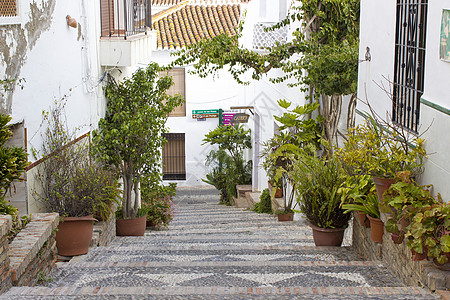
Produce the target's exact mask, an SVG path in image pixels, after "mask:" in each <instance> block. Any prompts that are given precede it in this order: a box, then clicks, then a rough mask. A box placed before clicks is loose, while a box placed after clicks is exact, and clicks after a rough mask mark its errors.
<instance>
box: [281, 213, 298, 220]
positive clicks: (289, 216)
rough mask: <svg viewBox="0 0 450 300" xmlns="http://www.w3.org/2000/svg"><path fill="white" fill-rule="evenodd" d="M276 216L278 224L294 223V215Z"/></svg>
mask: <svg viewBox="0 0 450 300" xmlns="http://www.w3.org/2000/svg"><path fill="white" fill-rule="evenodd" d="M277 216H278V221H279V222H287V221H294V213H289V214H278V215H277Z"/></svg>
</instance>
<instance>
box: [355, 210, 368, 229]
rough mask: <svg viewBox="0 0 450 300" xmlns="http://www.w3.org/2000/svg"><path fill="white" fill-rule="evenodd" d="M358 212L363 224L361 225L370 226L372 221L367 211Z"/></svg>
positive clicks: (360, 222) (360, 221)
mask: <svg viewBox="0 0 450 300" xmlns="http://www.w3.org/2000/svg"><path fill="white" fill-rule="evenodd" d="M356 213H357V214H358V219H359V224H361V226H364V227H366V228H369V227H370V221H369V219H368V218H367V215H366V214H365V213H363V212H360V211H356Z"/></svg>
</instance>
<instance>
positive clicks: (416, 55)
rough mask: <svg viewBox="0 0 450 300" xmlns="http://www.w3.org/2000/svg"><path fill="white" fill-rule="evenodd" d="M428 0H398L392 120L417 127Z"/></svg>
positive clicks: (422, 80) (423, 72)
mask: <svg viewBox="0 0 450 300" xmlns="http://www.w3.org/2000/svg"><path fill="white" fill-rule="evenodd" d="M427 9H428V1H427V0H397V25H396V35H395V63H394V85H393V95H392V96H393V99H392V100H393V107H392V121H393V122H394V123H396V124H399V125H401V126H403V127H404V128H407V129H409V130H411V131H413V132H417V131H418V125H419V116H420V97H422V94H423V90H424V77H425V43H426V25H427Z"/></svg>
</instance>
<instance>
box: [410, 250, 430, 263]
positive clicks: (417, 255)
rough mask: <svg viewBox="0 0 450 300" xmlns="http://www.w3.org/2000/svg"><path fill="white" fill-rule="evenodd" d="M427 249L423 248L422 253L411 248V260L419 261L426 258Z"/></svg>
mask: <svg viewBox="0 0 450 300" xmlns="http://www.w3.org/2000/svg"><path fill="white" fill-rule="evenodd" d="M427 254H428V251H427V249H423V253H418V252H416V251H415V250H414V249H411V256H412V260H413V261H421V260H424V259H426V258H427V256H428V255H427Z"/></svg>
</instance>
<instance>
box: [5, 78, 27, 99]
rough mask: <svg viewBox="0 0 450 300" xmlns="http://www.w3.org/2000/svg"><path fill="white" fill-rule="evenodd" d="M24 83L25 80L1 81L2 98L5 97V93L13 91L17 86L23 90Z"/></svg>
mask: <svg viewBox="0 0 450 300" xmlns="http://www.w3.org/2000/svg"><path fill="white" fill-rule="evenodd" d="M24 83H25V78H15V79H0V98H2V97H4V95H5V92H10V91H13V90H14V88H15V86H19V87H20V89H23V87H24V86H23V84H24Z"/></svg>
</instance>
